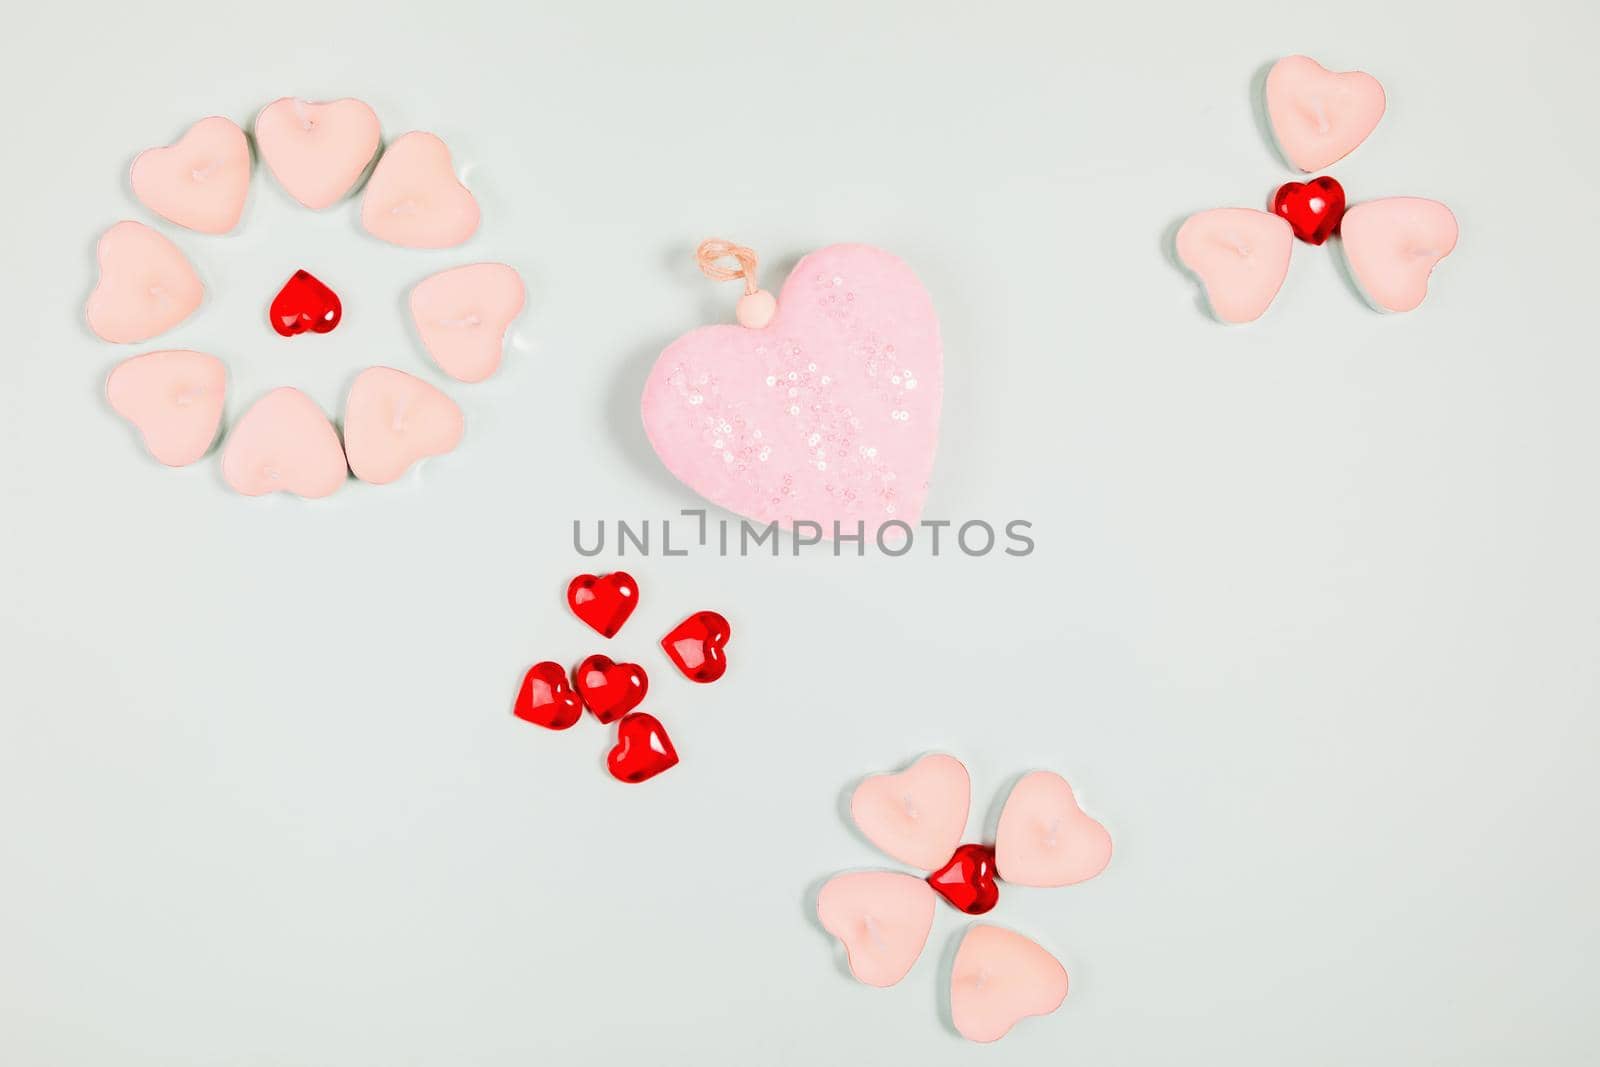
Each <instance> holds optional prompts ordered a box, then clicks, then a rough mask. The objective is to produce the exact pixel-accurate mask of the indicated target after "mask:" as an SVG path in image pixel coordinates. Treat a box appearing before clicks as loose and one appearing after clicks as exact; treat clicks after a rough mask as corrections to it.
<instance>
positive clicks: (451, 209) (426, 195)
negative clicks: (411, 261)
mask: <svg viewBox="0 0 1600 1067" xmlns="http://www.w3.org/2000/svg"><path fill="white" fill-rule="evenodd" d="M361 225H363V226H365V227H366V228H367V232H368V233H370V234H372V236H374V237H376V238H378V239H379V240H383V241H388V242H389V243H390V244H397V245H403V246H405V247H407V248H450V247H452V246H454V245H458V244H460V243H461V242H463V241H465V240H466V239H467V238H469V237H471V236H472V235H473V233H475V232H476V231H477V229H478V201H477V200H476V199H474V198H473V195H472V193H470V192H468V190H467V187H466V186H465V185H462V184H461V182H460V181H459V180H458V179H457V178H456V172H455V168H454V166H453V165H452V164H451V162H450V149H449V148H447V147H445V143H444V142H443V141H441V140H440V139H439V138H438V137H436V136H434V135H433V134H431V133H419V132H413V133H407V134H403V135H401V136H400V137H399V138H398V139H397V140H395V142H394V143H393V144H391V145H389V147H388V148H386V149H385V150H384V153H383V155H382V156H381V157H379V159H378V165H377V167H376V168H375V169H374V170H373V172H372V178H371V179H370V180H369V181H368V182H367V188H366V191H365V192H364V193H362V195H361Z"/></svg>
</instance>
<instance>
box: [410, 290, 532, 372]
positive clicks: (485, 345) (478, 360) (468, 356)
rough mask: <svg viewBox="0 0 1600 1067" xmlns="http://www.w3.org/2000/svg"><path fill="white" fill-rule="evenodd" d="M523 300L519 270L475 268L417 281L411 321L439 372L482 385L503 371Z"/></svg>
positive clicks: (412, 296) (412, 302) (412, 295)
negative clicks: (510, 334)
mask: <svg viewBox="0 0 1600 1067" xmlns="http://www.w3.org/2000/svg"><path fill="white" fill-rule="evenodd" d="M523 297H524V292H523V286H522V276H521V275H519V274H518V273H517V272H516V271H515V270H513V269H512V268H510V267H508V266H506V265H505V264H504V263H473V264H470V265H468V266H465V267H456V268H454V269H452V270H447V271H441V272H439V273H438V274H435V275H433V276H432V277H431V278H427V279H424V280H423V281H421V282H419V283H418V284H417V286H416V288H414V289H412V290H411V319H412V321H413V322H415V323H416V326H417V334H418V336H420V337H421V338H422V344H423V347H424V348H426V349H427V350H428V355H430V356H432V357H433V361H434V362H435V363H437V364H438V365H439V369H440V370H442V371H444V372H445V373H446V374H448V375H450V377H452V378H454V379H456V380H457V381H462V382H481V381H483V380H484V379H485V378H487V377H489V375H491V374H493V373H494V372H495V370H496V368H498V367H499V366H500V358H501V356H502V355H503V353H504V352H505V341H506V331H507V330H508V329H510V328H511V322H512V320H514V319H515V318H516V317H517V316H518V315H520V314H522V303H523Z"/></svg>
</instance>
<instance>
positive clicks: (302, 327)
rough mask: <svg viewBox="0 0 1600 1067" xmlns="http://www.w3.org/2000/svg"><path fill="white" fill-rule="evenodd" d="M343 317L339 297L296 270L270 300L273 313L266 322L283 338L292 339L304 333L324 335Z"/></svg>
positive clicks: (269, 313) (268, 314)
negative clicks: (308, 331)
mask: <svg viewBox="0 0 1600 1067" xmlns="http://www.w3.org/2000/svg"><path fill="white" fill-rule="evenodd" d="M343 315H344V305H343V304H341V303H339V294H337V293H335V292H334V291H333V290H332V289H329V288H328V287H327V286H326V285H323V284H322V283H321V282H320V281H318V280H317V279H316V278H314V277H313V276H312V275H311V274H310V273H309V272H307V271H303V270H297V271H295V272H294V273H293V274H291V275H290V276H289V280H288V281H286V282H284V283H283V288H282V289H279V290H278V295H277V296H275V297H273V298H272V310H271V311H269V312H268V313H267V318H268V320H269V321H270V322H271V323H272V328H273V329H274V330H277V331H278V332H279V333H280V334H282V335H283V336H285V337H293V336H294V335H295V334H297V333H305V332H306V331H307V330H310V331H311V332H312V333H327V332H328V331H329V330H332V329H333V328H334V327H335V326H337V325H339V319H340V318H341V317H342V316H343Z"/></svg>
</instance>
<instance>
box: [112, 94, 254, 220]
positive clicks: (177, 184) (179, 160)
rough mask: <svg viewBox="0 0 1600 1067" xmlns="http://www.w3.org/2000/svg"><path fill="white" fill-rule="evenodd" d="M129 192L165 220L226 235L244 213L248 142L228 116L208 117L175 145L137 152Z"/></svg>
mask: <svg viewBox="0 0 1600 1067" xmlns="http://www.w3.org/2000/svg"><path fill="white" fill-rule="evenodd" d="M130 180H131V181H132V184H133V195H134V196H137V197H138V198H139V200H140V201H141V202H142V203H143V204H144V206H145V207H147V208H149V209H150V210H151V211H154V212H155V213H156V214H157V215H160V216H161V217H162V218H164V219H169V220H171V221H172V222H176V223H177V224H178V225H179V226H187V227H188V228H189V229H191V230H198V231H199V232H201V233H227V232H228V231H229V230H231V229H233V228H234V227H235V226H237V225H238V224H239V217H240V216H241V215H243V214H244V201H245V196H246V195H247V194H248V193H249V191H250V145H249V143H248V142H247V141H246V140H245V136H244V131H243V130H241V129H240V128H239V126H238V124H237V123H235V122H234V121H233V120H232V119H225V118H222V117H220V116H216V115H213V116H212V117H211V118H206V119H201V120H200V121H199V122H197V123H195V124H194V125H193V126H190V127H189V129H188V132H186V133H185V134H184V135H183V136H182V137H180V138H179V139H178V140H177V142H176V143H174V144H170V145H167V146H166V147H165V148H150V149H146V150H145V151H143V152H140V153H139V156H138V158H137V159H135V160H134V161H133V170H132V172H131V174H130Z"/></svg>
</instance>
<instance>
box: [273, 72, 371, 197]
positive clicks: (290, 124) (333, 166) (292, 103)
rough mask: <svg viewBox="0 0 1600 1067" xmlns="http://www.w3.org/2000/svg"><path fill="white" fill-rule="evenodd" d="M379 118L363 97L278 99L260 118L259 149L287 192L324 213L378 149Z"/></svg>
mask: <svg viewBox="0 0 1600 1067" xmlns="http://www.w3.org/2000/svg"><path fill="white" fill-rule="evenodd" d="M381 140H382V133H381V131H380V129H379V127H378V116H377V114H376V113H375V112H374V111H373V110H372V108H370V107H368V106H367V105H366V104H365V103H364V102H362V101H360V100H350V99H345V100H333V101H330V102H328V103H314V102H312V101H309V100H300V99H297V98H294V97H288V96H286V97H284V98H283V99H281V100H274V101H273V102H272V103H270V104H268V105H267V106H266V107H264V108H262V109H261V113H260V114H259V115H257V116H256V149H257V150H258V151H259V152H260V153H261V161H262V162H263V163H265V164H266V165H267V169H268V170H270V171H271V172H272V176H273V177H274V178H276V179H278V184H279V185H281V186H283V190H284V192H286V193H288V194H289V195H290V196H292V197H294V198H295V199H296V200H298V201H300V203H302V204H304V205H305V206H306V207H308V208H312V209H313V210H317V211H320V210H322V209H323V208H325V207H330V206H332V205H333V204H335V203H337V202H338V201H339V200H340V199H341V198H343V197H344V195H345V194H346V193H348V192H349V191H350V190H351V188H352V187H354V185H355V184H356V182H357V181H358V180H359V179H360V178H361V174H362V172H363V171H365V170H366V169H367V164H368V163H371V162H372V157H373V156H374V155H375V154H376V153H377V151H378V144H379V143H380V141H381Z"/></svg>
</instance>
